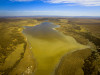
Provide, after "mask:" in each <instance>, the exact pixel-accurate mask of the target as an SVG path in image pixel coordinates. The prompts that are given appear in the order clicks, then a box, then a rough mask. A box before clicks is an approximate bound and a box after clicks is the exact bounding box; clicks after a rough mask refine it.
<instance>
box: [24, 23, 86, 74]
mask: <svg viewBox="0 0 100 75" xmlns="http://www.w3.org/2000/svg"><path fill="white" fill-rule="evenodd" d="M56 27H59V25H54V24H53V23H49V22H44V23H41V24H40V25H36V26H31V27H25V29H24V30H23V32H24V34H25V36H26V37H27V39H28V41H29V43H30V45H31V47H32V53H33V56H34V57H35V59H36V64H37V66H36V70H35V73H34V74H35V75H53V74H54V70H55V68H56V67H57V65H58V64H59V62H60V60H61V58H62V57H63V56H64V55H65V54H66V53H68V52H71V51H74V50H80V49H84V48H87V46H84V45H81V44H79V43H78V42H76V40H75V39H74V38H73V37H71V36H65V35H64V34H63V33H61V32H59V31H57V30H55V29H54V28H56ZM72 62H73V61H72Z"/></svg>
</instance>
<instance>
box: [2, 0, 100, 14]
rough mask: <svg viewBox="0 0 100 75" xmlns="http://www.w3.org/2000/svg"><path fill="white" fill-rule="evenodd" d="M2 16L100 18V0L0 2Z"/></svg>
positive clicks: (6, 0)
mask: <svg viewBox="0 0 100 75" xmlns="http://www.w3.org/2000/svg"><path fill="white" fill-rule="evenodd" d="M0 16H100V0H0Z"/></svg>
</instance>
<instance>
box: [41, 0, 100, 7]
mask: <svg viewBox="0 0 100 75" xmlns="http://www.w3.org/2000/svg"><path fill="white" fill-rule="evenodd" d="M43 1H45V2H49V3H73V4H77V5H84V6H100V0H43Z"/></svg>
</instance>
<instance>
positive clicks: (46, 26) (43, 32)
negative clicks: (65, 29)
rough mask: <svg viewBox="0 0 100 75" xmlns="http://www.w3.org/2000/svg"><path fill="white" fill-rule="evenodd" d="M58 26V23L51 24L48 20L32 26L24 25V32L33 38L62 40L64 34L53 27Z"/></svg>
mask: <svg viewBox="0 0 100 75" xmlns="http://www.w3.org/2000/svg"><path fill="white" fill-rule="evenodd" d="M56 27H59V25H53V24H52V23H49V22H44V23H42V24H40V25H37V26H34V27H26V29H25V30H24V33H27V34H29V35H31V36H32V37H34V38H38V39H44V40H48V41H51V40H61V39H63V40H64V36H63V35H62V34H61V33H59V32H58V31H56V30H54V29H53V28H56Z"/></svg>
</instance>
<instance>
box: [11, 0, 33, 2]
mask: <svg viewBox="0 0 100 75" xmlns="http://www.w3.org/2000/svg"><path fill="white" fill-rule="evenodd" d="M10 1H15V2H29V1H34V0H10Z"/></svg>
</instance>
